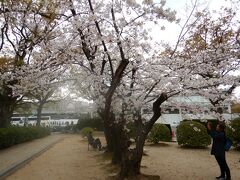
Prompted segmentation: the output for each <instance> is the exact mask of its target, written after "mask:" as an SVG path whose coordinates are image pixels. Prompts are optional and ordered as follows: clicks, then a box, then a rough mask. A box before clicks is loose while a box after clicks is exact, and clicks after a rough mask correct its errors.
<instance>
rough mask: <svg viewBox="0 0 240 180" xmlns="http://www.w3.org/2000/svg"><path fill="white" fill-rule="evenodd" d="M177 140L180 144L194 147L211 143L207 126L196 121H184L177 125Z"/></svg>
mask: <svg viewBox="0 0 240 180" xmlns="http://www.w3.org/2000/svg"><path fill="white" fill-rule="evenodd" d="M177 141H178V144H179V145H180V146H186V147H194V148H198V147H199V148H200V147H206V146H208V145H210V144H211V138H210V136H209V135H208V133H207V128H206V127H205V126H204V125H203V124H201V123H199V122H196V121H183V122H181V123H180V124H179V125H178V126H177Z"/></svg>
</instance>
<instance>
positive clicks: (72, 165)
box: [7, 135, 240, 180]
mask: <svg viewBox="0 0 240 180" xmlns="http://www.w3.org/2000/svg"><path fill="white" fill-rule="evenodd" d="M145 149H146V152H147V156H144V157H143V161H142V172H143V173H144V174H151V175H159V176H160V177H161V179H162V180H171V179H172V180H173V179H174V180H180V179H181V180H187V179H189V180H214V179H215V176H218V175H219V169H218V167H217V163H216V162H215V159H214V157H213V156H211V155H210V149H209V148H207V149H195V150H193V149H183V148H179V147H178V146H177V144H176V143H165V144H160V145H157V146H151V145H147V146H146V147H145ZM239 159H240V153H239V152H235V151H230V152H228V153H227V162H228V164H229V166H230V169H231V173H232V179H233V180H238V179H240V162H239ZM114 173H116V168H114V167H112V166H111V165H110V158H109V157H106V155H105V156H103V154H102V152H98V151H95V150H92V149H90V150H89V151H88V149H87V141H86V140H85V139H82V138H81V136H79V135H66V137H65V139H64V140H63V141H61V142H59V143H58V144H56V145H55V146H53V147H52V148H51V149H49V150H48V151H47V152H45V153H43V154H42V155H41V156H39V157H37V158H35V159H34V160H33V161H31V162H30V163H29V164H27V165H26V166H25V167H23V168H21V169H19V170H18V171H17V172H15V173H14V174H12V175H11V176H9V177H8V178H7V180H30V179H31V180H102V179H106V177H108V176H109V175H111V174H114Z"/></svg>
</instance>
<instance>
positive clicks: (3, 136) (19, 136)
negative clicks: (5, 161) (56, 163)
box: [0, 126, 50, 149]
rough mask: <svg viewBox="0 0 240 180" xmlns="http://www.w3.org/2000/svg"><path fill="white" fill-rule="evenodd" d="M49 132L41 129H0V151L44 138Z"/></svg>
mask: <svg viewBox="0 0 240 180" xmlns="http://www.w3.org/2000/svg"><path fill="white" fill-rule="evenodd" d="M49 134H50V130H49V129H47V128H43V127H17V126H16V127H14V126H13V127H8V128H0V149H2V148H6V147H10V146H12V145H15V144H19V143H22V142H26V141H30V140H33V139H37V138H41V137H45V136H47V135H49Z"/></svg>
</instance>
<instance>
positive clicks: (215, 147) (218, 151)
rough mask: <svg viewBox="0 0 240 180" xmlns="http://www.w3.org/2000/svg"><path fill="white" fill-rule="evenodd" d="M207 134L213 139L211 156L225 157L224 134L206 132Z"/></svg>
mask: <svg viewBox="0 0 240 180" xmlns="http://www.w3.org/2000/svg"><path fill="white" fill-rule="evenodd" d="M208 133H209V135H210V136H211V137H212V139H213V143H212V150H211V154H212V155H215V156H221V157H225V148H224V146H225V143H226V137H225V133H224V132H217V131H208Z"/></svg>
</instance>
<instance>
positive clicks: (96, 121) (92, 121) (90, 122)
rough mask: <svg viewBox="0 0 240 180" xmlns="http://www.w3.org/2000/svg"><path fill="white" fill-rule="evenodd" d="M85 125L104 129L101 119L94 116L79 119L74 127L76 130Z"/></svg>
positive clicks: (99, 129) (100, 129)
mask: <svg viewBox="0 0 240 180" xmlns="http://www.w3.org/2000/svg"><path fill="white" fill-rule="evenodd" d="M85 127H91V128H93V129H96V130H98V131H103V129H104V128H103V120H102V119H101V118H99V117H94V118H90V117H85V118H82V119H79V120H78V123H77V125H76V128H77V129H78V130H81V129H82V128H85Z"/></svg>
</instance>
